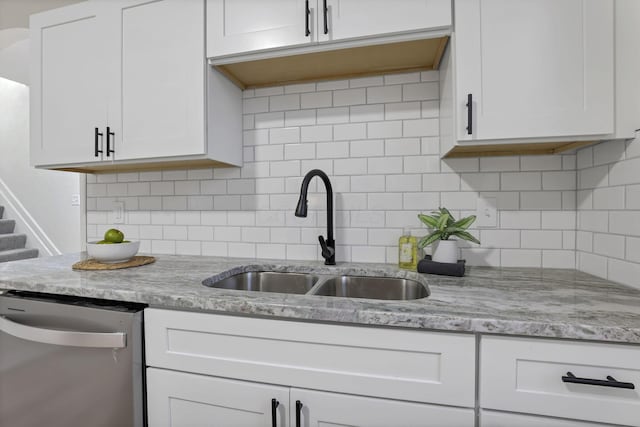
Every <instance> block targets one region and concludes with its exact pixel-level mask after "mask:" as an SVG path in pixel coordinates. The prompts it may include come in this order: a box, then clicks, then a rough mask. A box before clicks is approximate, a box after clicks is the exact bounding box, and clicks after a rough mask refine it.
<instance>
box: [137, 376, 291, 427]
mask: <svg viewBox="0 0 640 427" xmlns="http://www.w3.org/2000/svg"><path fill="white" fill-rule="evenodd" d="M273 399H276V402H277V403H278V405H277V407H276V408H275V415H276V425H277V426H278V427H286V426H288V425H289V422H288V418H287V417H288V416H289V412H288V407H287V406H288V404H289V389H288V388H287V387H276V386H271V385H263V384H257V383H251V382H242V381H234V380H227V379H222V378H216V377H207V376H204V375H194V374H186V373H182V372H175V371H166V370H163V369H154V368H148V369H147V412H148V421H149V423H148V424H149V425H150V426H153V427H169V426H171V427H205V426H224V427H246V426H252V427H254V426H255V427H260V426H264V427H270V426H272V416H273V413H272V406H273V405H272V400H273Z"/></svg>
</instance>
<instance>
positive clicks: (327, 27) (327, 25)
mask: <svg viewBox="0 0 640 427" xmlns="http://www.w3.org/2000/svg"><path fill="white" fill-rule="evenodd" d="M322 1H323V4H322V13H323V14H324V33H325V34H329V23H328V22H327V10H328V9H327V0H322Z"/></svg>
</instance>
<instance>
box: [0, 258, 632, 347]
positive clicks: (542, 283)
mask: <svg viewBox="0 0 640 427" xmlns="http://www.w3.org/2000/svg"><path fill="white" fill-rule="evenodd" d="M156 257H157V258H158V259H157V261H156V263H154V264H151V265H148V266H142V267H138V268H130V269H123V270H112V271H72V270H71V265H72V264H73V263H74V262H76V261H78V260H81V259H84V258H86V254H84V253H81V254H69V255H62V256H57V257H48V258H40V259H35V260H24V261H17V262H12V263H4V264H0V290H2V289H4V290H8V289H15V290H24V291H33V292H41V293H51V294H63V295H73V296H81V297H90V298H100V299H110V300H118V301H129V302H139V303H144V304H148V305H149V306H151V307H157V308H168V309H180V310H189V311H194V310H195V311H205V312H216V313H226V314H235V315H250V316H260V317H272V318H283V319H291V320H305V321H318V322H338V323H343V324H352V325H369V326H383V327H402V328H412V329H425V330H434V331H444V332H467V333H489V334H500V335H516V336H529V337H541V338H563V339H576V340H589V341H601V342H615V343H627V344H640V290H638V289H635V288H631V287H627V286H623V285H619V284H615V283H613V282H609V281H606V280H603V279H599V278H596V277H594V276H590V275H588V274H585V273H581V272H577V271H575V270H545V269H521V268H514V269H504V268H471V269H469V273H468V275H467V276H466V277H464V278H451V277H446V276H433V275H423V274H419V273H416V272H411V271H406V270H399V269H398V268H397V267H395V266H392V265H388V264H361V263H341V264H339V265H338V266H335V267H333V266H324V265H322V264H320V263H319V262H301V261H278V260H256V259H242V258H222V257H197V256H191V257H190V256H170V255H166V256H162V255H159V256H156ZM243 271H280V272H309V273H313V274H320V275H337V274H349V275H360V276H387V277H399V278H407V279H412V280H416V281H419V282H421V283H424V284H426V285H427V286H428V287H429V289H430V292H431V295H430V296H429V297H428V298H425V299H421V300H413V301H383V300H369V299H356V298H335V297H325V296H316V295H294V294H278V293H264V292H250V291H234V290H223V289H214V288H210V287H207V286H203V285H202V282H203V281H207V280H208V281H216V280H220V279H223V278H225V277H228V276H230V275H233V274H237V273H239V272H243Z"/></svg>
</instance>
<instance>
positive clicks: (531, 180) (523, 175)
mask: <svg viewBox="0 0 640 427" xmlns="http://www.w3.org/2000/svg"><path fill="white" fill-rule="evenodd" d="M501 189H502V190H520V191H522V190H541V189H542V174H541V173H540V172H503V173H502V176H501Z"/></svg>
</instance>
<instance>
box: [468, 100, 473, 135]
mask: <svg viewBox="0 0 640 427" xmlns="http://www.w3.org/2000/svg"><path fill="white" fill-rule="evenodd" d="M472 133H473V95H472V94H468V95H467V135H471V134H472Z"/></svg>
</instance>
